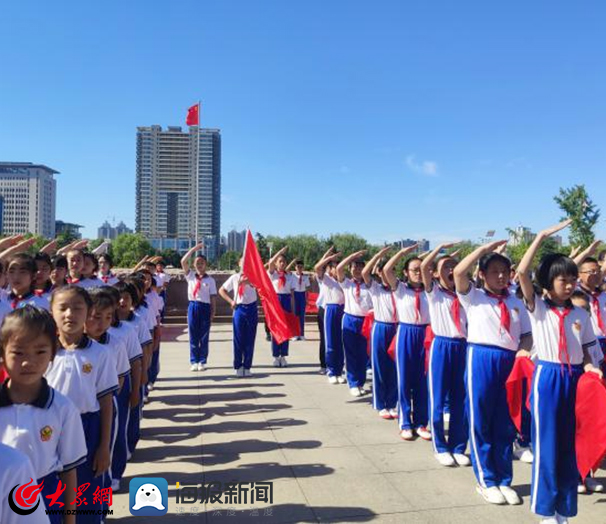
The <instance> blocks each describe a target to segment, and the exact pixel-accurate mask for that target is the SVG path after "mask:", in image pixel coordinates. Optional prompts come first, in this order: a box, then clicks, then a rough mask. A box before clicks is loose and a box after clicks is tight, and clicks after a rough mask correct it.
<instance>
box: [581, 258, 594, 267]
mask: <svg viewBox="0 0 606 524" xmlns="http://www.w3.org/2000/svg"><path fill="white" fill-rule="evenodd" d="M585 264H598V261H597V260H596V259H595V258H593V257H585V258H584V259H583V260H582V261H581V263H580V264H579V267H581V266H584V265H585Z"/></svg>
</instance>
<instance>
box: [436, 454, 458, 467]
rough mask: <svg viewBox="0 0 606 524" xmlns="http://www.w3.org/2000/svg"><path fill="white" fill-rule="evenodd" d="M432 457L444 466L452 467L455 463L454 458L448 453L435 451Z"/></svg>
mask: <svg viewBox="0 0 606 524" xmlns="http://www.w3.org/2000/svg"><path fill="white" fill-rule="evenodd" d="M434 457H436V460H437V461H438V462H439V463H440V464H441V465H442V466H446V467H452V466H454V465H455V460H454V458H452V455H451V454H450V453H435V454H434Z"/></svg>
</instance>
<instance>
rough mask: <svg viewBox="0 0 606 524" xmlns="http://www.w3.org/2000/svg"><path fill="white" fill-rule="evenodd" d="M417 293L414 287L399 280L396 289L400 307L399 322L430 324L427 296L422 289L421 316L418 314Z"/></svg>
mask: <svg viewBox="0 0 606 524" xmlns="http://www.w3.org/2000/svg"><path fill="white" fill-rule="evenodd" d="M415 295H416V292H415V290H414V288H412V287H411V286H409V285H408V284H405V283H404V282H398V286H397V287H396V289H395V290H394V296H395V297H396V307H397V309H398V322H402V323H403V324H415V325H418V326H423V325H427V324H429V307H428V306H427V297H426V296H425V293H424V292H423V288H422V287H421V291H420V293H419V299H420V301H421V307H420V309H421V312H420V315H419V318H417V315H416V308H415Z"/></svg>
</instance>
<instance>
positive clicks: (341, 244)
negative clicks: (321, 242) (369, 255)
mask: <svg viewBox="0 0 606 524" xmlns="http://www.w3.org/2000/svg"><path fill="white" fill-rule="evenodd" d="M327 244H328V245H329V246H330V245H334V246H335V249H336V250H337V251H340V252H341V253H343V256H347V255H350V254H351V253H355V252H356V251H360V250H362V249H369V248H370V244H369V243H368V242H367V240H366V239H365V238H362V237H361V236H359V235H355V234H352V233H337V234H333V235H331V236H330V237H329V238H328V242H327Z"/></svg>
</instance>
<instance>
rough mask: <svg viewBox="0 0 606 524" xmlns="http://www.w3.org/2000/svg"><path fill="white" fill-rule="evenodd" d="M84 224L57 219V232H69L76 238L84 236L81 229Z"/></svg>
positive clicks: (57, 233)
mask: <svg viewBox="0 0 606 524" xmlns="http://www.w3.org/2000/svg"><path fill="white" fill-rule="evenodd" d="M83 227H84V226H81V225H80V224H74V223H73V222H63V220H55V234H56V235H60V234H61V233H67V234H69V235H72V236H73V237H74V238H82V233H80V229H82V228H83Z"/></svg>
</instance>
